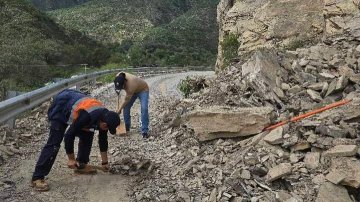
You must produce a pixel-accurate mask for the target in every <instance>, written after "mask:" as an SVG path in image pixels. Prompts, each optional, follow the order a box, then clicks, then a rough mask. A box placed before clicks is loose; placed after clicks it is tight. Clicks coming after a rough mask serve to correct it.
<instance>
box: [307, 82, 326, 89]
mask: <svg viewBox="0 0 360 202" xmlns="http://www.w3.org/2000/svg"><path fill="white" fill-rule="evenodd" d="M325 83H326V82H320V83H314V84H311V85H310V86H308V88H309V89H311V90H315V91H321V90H322V89H323V88H324V85H325Z"/></svg>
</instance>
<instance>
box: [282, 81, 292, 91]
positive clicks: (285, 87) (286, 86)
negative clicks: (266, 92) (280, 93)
mask: <svg viewBox="0 0 360 202" xmlns="http://www.w3.org/2000/svg"><path fill="white" fill-rule="evenodd" d="M290 88H291V87H290V85H289V84H287V83H282V84H281V89H283V90H289V89H290Z"/></svg>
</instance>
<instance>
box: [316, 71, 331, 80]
mask: <svg viewBox="0 0 360 202" xmlns="http://www.w3.org/2000/svg"><path fill="white" fill-rule="evenodd" d="M319 75H320V76H322V77H324V78H327V79H333V78H335V76H334V75H332V74H329V73H326V72H321V73H320V74H319Z"/></svg>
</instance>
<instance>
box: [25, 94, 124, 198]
mask: <svg viewBox="0 0 360 202" xmlns="http://www.w3.org/2000/svg"><path fill="white" fill-rule="evenodd" d="M48 118H49V121H50V134H49V139H48V141H47V143H46V145H45V146H44V148H43V149H42V151H41V153H40V157H39V159H38V161H37V163H36V166H35V171H34V173H33V176H32V186H33V187H34V188H35V189H36V190H38V191H48V190H49V185H48V183H47V182H46V181H45V176H47V175H48V174H49V172H50V170H51V168H52V166H53V164H54V162H55V159H56V156H57V154H58V151H59V148H60V144H61V142H62V140H63V138H64V142H65V150H66V154H67V156H68V158H69V160H68V167H69V168H72V169H75V172H77V173H80V174H94V173H96V170H95V169H94V168H92V167H91V166H89V165H88V164H87V163H88V162H89V156H90V152H91V147H92V142H93V138H94V131H95V130H99V138H98V139H99V147H100V153H101V159H102V166H103V168H104V169H109V164H108V156H107V150H108V141H107V131H110V133H111V134H115V133H116V128H117V126H119V125H120V118H119V115H118V114H117V113H116V112H113V111H109V110H108V109H106V108H105V107H104V106H103V105H102V103H101V102H100V101H98V100H96V99H94V98H91V97H88V96H86V95H85V94H83V93H81V92H79V91H75V90H70V89H66V90H63V91H62V92H60V93H59V94H58V95H57V96H56V97H55V99H54V102H53V104H52V105H51V106H50V108H49V110H48ZM69 125H70V127H69V128H68V130H67V131H66V133H65V130H66V128H67V127H68V126H69ZM64 136H65V137H64ZM75 136H78V137H79V148H78V155H77V158H76V159H75V154H74V140H75Z"/></svg>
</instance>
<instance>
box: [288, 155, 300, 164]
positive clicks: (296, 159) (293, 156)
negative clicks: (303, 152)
mask: <svg viewBox="0 0 360 202" xmlns="http://www.w3.org/2000/svg"><path fill="white" fill-rule="evenodd" d="M290 162H291V163H297V162H299V157H298V155H296V154H290Z"/></svg>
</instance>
